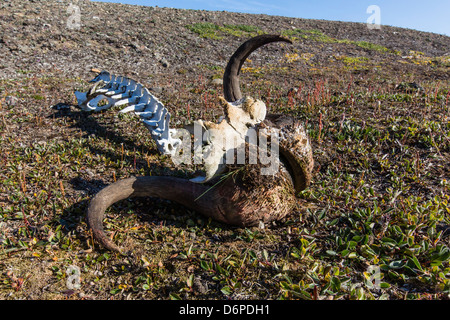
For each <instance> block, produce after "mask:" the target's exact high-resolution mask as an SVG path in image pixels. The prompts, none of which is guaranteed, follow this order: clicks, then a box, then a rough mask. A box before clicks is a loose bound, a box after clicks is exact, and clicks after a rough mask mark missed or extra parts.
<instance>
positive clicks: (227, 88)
mask: <svg viewBox="0 0 450 320" xmlns="http://www.w3.org/2000/svg"><path fill="white" fill-rule="evenodd" d="M278 41H283V42H287V43H290V44H292V41H291V40H289V39H286V38H284V37H282V36H280V35H273V34H263V35H259V36H256V37H253V38H251V39H249V40H247V41H246V42H244V43H243V44H242V45H241V46H240V47H239V48H238V49H237V50H236V52H235V53H234V54H233V55H232V56H231V58H230V61H229V62H228V65H227V67H226V68H225V73H224V75H223V95H224V97H225V100H227V101H228V102H235V101H237V100H239V99H241V98H242V93H241V89H240V87H239V72H240V70H241V67H242V65H243V64H244V62H245V60H246V59H247V57H248V56H249V55H250V54H251V53H252V52H253V51H255V50H256V49H258V48H259V47H261V46H263V45H265V44H268V43H271V42H278Z"/></svg>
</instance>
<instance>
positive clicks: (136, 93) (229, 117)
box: [75, 71, 266, 183]
mask: <svg viewBox="0 0 450 320" xmlns="http://www.w3.org/2000/svg"><path fill="white" fill-rule="evenodd" d="M90 82H93V83H94V85H93V86H92V87H91V88H90V89H89V91H88V92H79V91H76V92H75V96H76V98H77V100H78V105H79V107H80V108H81V109H82V110H84V111H101V110H105V109H109V108H112V107H116V106H124V105H126V107H125V108H124V109H122V110H121V111H119V112H120V113H126V112H131V111H133V112H134V113H135V114H136V115H138V116H139V117H140V118H141V120H142V122H143V123H144V125H145V126H146V127H147V128H148V129H149V131H150V133H151V136H152V138H153V139H154V140H155V142H156V144H157V147H158V150H159V151H160V152H161V153H163V154H167V155H171V156H175V155H176V154H177V153H178V152H179V147H180V146H181V140H180V139H178V138H177V136H179V132H178V131H179V130H180V129H170V128H169V121H170V113H169V112H168V110H167V109H166V108H165V107H164V105H163V104H162V103H161V102H160V101H159V100H158V99H157V98H156V97H155V96H153V95H152V94H151V93H150V92H149V91H148V90H147V89H146V88H145V87H143V86H142V84H140V83H137V82H136V81H134V80H132V79H128V78H125V77H121V76H115V75H112V74H110V73H108V72H106V71H102V72H101V73H100V74H99V75H97V76H96V77H95V78H94V79H93V80H91V81H90ZM104 99H107V100H108V104H106V105H103V106H99V105H98V104H99V102H100V101H102V100H104ZM221 103H222V106H223V109H224V114H225V116H224V117H222V119H221V121H219V122H218V123H213V122H209V121H202V120H198V121H195V122H194V126H200V127H201V128H202V130H201V134H200V137H197V138H200V139H201V143H200V146H199V147H200V149H201V153H202V158H203V160H204V168H205V176H199V177H196V178H194V179H191V181H192V182H196V183H205V182H208V181H210V180H211V179H213V178H214V177H216V176H217V175H219V174H221V173H222V172H223V171H224V170H225V168H226V159H225V158H226V154H227V153H228V152H229V151H230V150H232V149H235V148H236V147H239V146H241V145H243V144H244V143H245V141H246V136H247V132H248V130H249V129H252V128H253V127H254V126H255V125H257V124H258V123H260V122H262V121H263V120H264V118H265V115H266V105H265V104H264V103H263V102H262V101H261V100H254V99H253V98H251V97H246V98H243V99H240V100H238V101H235V102H227V101H226V100H225V99H223V98H222V100H221ZM191 133H193V134H195V133H194V132H191ZM224 138H226V139H225V140H226V141H224ZM188 144H189V148H190V143H188ZM197 146H198V145H197Z"/></svg>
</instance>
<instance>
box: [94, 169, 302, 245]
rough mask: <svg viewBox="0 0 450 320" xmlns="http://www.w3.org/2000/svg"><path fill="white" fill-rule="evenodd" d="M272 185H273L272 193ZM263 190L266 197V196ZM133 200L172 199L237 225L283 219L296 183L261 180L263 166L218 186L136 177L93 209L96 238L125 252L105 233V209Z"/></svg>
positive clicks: (107, 192)
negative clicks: (268, 190)
mask: <svg viewBox="0 0 450 320" xmlns="http://www.w3.org/2000/svg"><path fill="white" fill-rule="evenodd" d="M232 173H233V172H232ZM268 185H273V186H272V187H271V188H270V192H268V193H267V188H268ZM263 192H266V195H265V196H264V197H261V194H262V193H263ZM131 197H159V198H162V199H167V200H172V201H174V202H177V203H180V204H182V205H184V206H186V207H188V208H190V209H192V210H194V211H196V212H198V213H200V214H202V215H204V216H206V217H210V218H212V219H215V220H216V221H219V222H223V223H226V224H230V225H236V226H254V225H257V224H258V223H259V222H268V221H272V220H278V219H280V218H282V217H284V216H285V215H286V214H288V213H289V212H290V211H291V209H292V207H293V206H294V205H295V199H294V198H295V196H294V191H293V187H292V184H291V183H290V181H288V180H287V179H286V177H285V176H284V174H283V173H281V172H279V173H277V174H276V175H274V176H269V177H267V176H261V175H260V174H259V169H258V166H257V165H247V166H245V167H244V168H240V170H237V171H236V173H235V174H230V175H228V177H227V178H225V179H223V180H221V181H219V183H217V184H216V185H214V186H208V185H203V184H197V183H193V182H191V181H189V180H185V179H180V178H175V177H148V176H147V177H132V178H128V179H124V180H120V181H117V182H115V183H113V184H111V185H109V186H108V187H106V188H104V189H102V190H101V191H100V192H99V193H97V194H96V195H95V197H94V198H93V199H92V201H91V202H90V204H89V207H88V209H87V222H88V224H89V227H90V228H91V230H92V232H93V236H94V237H95V239H96V240H97V241H99V242H100V243H101V244H102V245H103V246H104V247H105V248H107V249H109V250H112V251H118V252H123V250H122V249H121V248H120V247H118V246H117V245H116V244H115V243H114V242H113V241H112V240H111V239H110V238H109V237H108V236H107V235H106V234H105V231H104V229H103V219H104V215H105V211H106V209H107V208H108V207H109V206H111V205H112V204H114V203H115V202H118V201H120V200H123V199H127V198H131Z"/></svg>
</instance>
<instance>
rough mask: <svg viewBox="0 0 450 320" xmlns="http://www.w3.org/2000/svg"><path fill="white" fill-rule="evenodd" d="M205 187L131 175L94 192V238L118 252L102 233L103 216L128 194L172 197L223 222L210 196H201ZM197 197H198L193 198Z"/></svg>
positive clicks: (90, 221)
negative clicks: (214, 208)
mask: <svg viewBox="0 0 450 320" xmlns="http://www.w3.org/2000/svg"><path fill="white" fill-rule="evenodd" d="M207 190H208V188H207V187H206V186H204V185H200V184H196V183H192V182H190V181H189V180H185V179H179V178H174V177H132V178H128V179H124V180H120V181H117V182H115V183H113V184H111V185H109V186H107V187H106V188H104V189H102V190H101V191H100V192H99V193H97V194H96V195H95V197H94V198H93V199H92V201H91V202H90V204H89V207H88V209H87V222H88V224H89V227H90V228H91V229H92V232H93V234H94V237H95V238H96V239H97V240H98V241H99V242H100V243H101V244H102V245H103V246H104V247H106V248H107V249H110V250H113V251H121V249H120V248H119V247H118V246H117V245H115V244H114V243H113V242H112V241H111V240H110V239H109V238H108V237H107V235H106V234H105V231H104V230H103V219H104V214H105V211H106V209H107V208H108V207H109V206H111V205H112V204H114V203H116V202H118V201H120V200H123V199H127V198H130V197H159V198H163V199H167V200H174V201H176V202H178V203H180V204H183V205H185V206H187V207H188V208H191V209H193V210H196V211H199V212H202V213H204V212H208V213H209V212H211V215H212V216H213V218H215V219H217V220H219V221H221V220H222V221H223V219H221V217H220V216H214V215H215V214H216V213H217V212H215V211H214V210H211V205H212V204H211V203H210V202H209V201H212V199H211V197H210V196H209V195H208V196H205V197H202V196H201V195H202V194H203V193H205V192H206V191H207ZM197 198H198V200H196V199H197Z"/></svg>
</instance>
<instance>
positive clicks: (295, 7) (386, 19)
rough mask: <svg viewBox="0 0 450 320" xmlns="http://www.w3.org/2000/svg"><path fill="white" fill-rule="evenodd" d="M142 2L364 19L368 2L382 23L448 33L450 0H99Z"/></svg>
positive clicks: (173, 5) (159, 5)
mask: <svg viewBox="0 0 450 320" xmlns="http://www.w3.org/2000/svg"><path fill="white" fill-rule="evenodd" d="M102 2H120V3H127V4H138V5H145V6H158V7H171V8H182V9H199V10H201V9H203V10H215V11H222V10H225V11H233V12H245V13H263V14H269V15H279V16H286V17H296V18H306V19H324V20H339V21H353V22H366V21H367V19H368V18H369V16H371V14H370V13H367V12H366V10H367V8H368V7H369V6H370V5H377V6H378V7H379V8H380V22H381V25H390V26H397V27H404V28H410V29H416V30H421V31H429V32H435V33H440V34H446V35H448V36H450V0H428V1H423V0H320V1H307V0H295V1H294V0H216V1H212V0H211V1H210V0H191V1H183V0H142V1H138V0H102Z"/></svg>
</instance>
